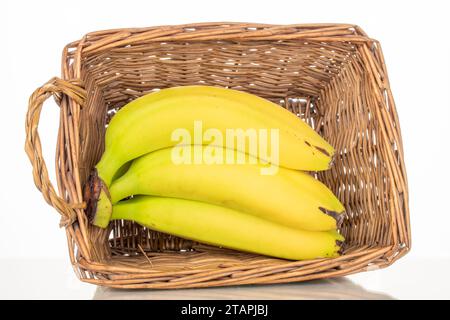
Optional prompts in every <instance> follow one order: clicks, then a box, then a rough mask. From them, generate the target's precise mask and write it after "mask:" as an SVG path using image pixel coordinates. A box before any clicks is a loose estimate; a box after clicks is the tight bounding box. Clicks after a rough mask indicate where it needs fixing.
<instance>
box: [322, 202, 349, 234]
mask: <svg viewBox="0 0 450 320" xmlns="http://www.w3.org/2000/svg"><path fill="white" fill-rule="evenodd" d="M319 210H320V211H322V212H323V213H324V214H326V215H327V216H330V217H332V218H333V219H334V220H336V228H337V229H339V228H340V227H341V225H342V223H343V222H344V214H343V212H336V211H332V210H328V209H325V208H324V207H319Z"/></svg>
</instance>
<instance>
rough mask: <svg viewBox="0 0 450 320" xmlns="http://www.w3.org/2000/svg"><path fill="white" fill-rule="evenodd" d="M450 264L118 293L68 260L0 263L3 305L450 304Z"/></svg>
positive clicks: (409, 261) (415, 262)
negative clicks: (86, 279) (91, 280)
mask: <svg viewBox="0 0 450 320" xmlns="http://www.w3.org/2000/svg"><path fill="white" fill-rule="evenodd" d="M449 270H450V260H449V259H437V258H434V259H431V258H430V259H424V258H422V259H415V258H411V257H410V256H406V257H405V258H402V259H401V260H399V261H398V262H396V263H395V264H394V265H392V266H390V267H388V268H386V269H381V270H376V271H371V272H363V273H358V274H354V275H350V276H347V277H344V278H337V279H327V280H321V281H311V282H304V283H292V284H277V285H258V286H256V285H255V286H235V287H222V288H208V289H178V290H119V289H107V288H98V287H96V286H94V285H91V284H87V283H83V282H81V281H80V280H78V279H77V278H76V276H75V274H74V272H73V270H72V268H71V266H70V263H69V260H68V258H67V259H58V260H55V259H53V260H50V259H18V260H13V259H0V299H92V298H94V299H391V298H394V299H450V273H449Z"/></svg>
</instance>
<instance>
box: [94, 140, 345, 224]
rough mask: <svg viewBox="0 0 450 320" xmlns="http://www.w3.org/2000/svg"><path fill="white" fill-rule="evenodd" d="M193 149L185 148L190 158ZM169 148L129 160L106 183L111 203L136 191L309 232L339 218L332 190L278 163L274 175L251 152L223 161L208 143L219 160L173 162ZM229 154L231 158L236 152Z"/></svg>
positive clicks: (222, 150) (223, 150) (223, 158)
mask: <svg viewBox="0 0 450 320" xmlns="http://www.w3.org/2000/svg"><path fill="white" fill-rule="evenodd" d="M194 149H195V147H192V146H187V147H186V150H185V151H189V152H188V153H189V154H190V155H191V158H192V157H193V154H194V152H195V151H194ZM211 149H212V150H211ZM173 151H174V149H173V148H167V149H162V150H159V151H155V152H152V153H149V154H147V155H145V156H142V157H140V158H138V159H136V160H134V161H133V163H132V165H131V167H130V168H129V169H128V171H127V172H126V173H125V174H124V175H123V176H122V177H120V178H119V179H117V180H115V181H113V183H112V184H111V186H110V188H109V192H110V194H111V201H112V203H113V204H115V203H117V202H118V201H120V200H122V199H124V198H127V197H129V196H132V195H138V194H141V195H153V196H162V197H173V198H182V199H190V200H197V201H202V202H207V203H211V204H215V205H220V206H224V207H228V208H231V209H234V210H238V211H241V212H245V213H249V214H253V215H255V216H258V217H260V218H263V219H267V220H270V221H272V222H275V223H279V224H283V225H286V226H289V227H292V228H296V229H303V230H310V231H325V230H331V229H336V228H337V220H338V221H339V220H340V218H341V217H342V216H341V215H340V213H342V212H343V211H344V207H343V206H342V204H341V203H340V202H339V200H338V199H337V198H336V197H335V196H334V194H333V193H332V192H331V191H330V190H329V189H328V188H327V187H326V186H325V185H324V184H322V183H321V182H320V181H318V180H316V179H314V178H313V177H311V176H310V175H309V174H306V173H304V172H301V171H294V170H290V169H285V168H279V169H278V172H277V173H276V174H274V175H263V174H262V172H263V169H264V168H265V166H264V165H261V164H259V163H257V159H253V161H252V159H251V158H252V157H251V156H247V158H246V159H245V160H246V161H245V162H244V163H242V164H236V163H235V164H226V163H225V160H226V159H225V153H226V150H225V149H222V148H219V147H210V151H211V152H213V153H215V154H219V155H220V154H222V159H221V160H222V161H220V162H219V163H214V164H205V163H204V162H203V163H200V164H193V163H191V164H183V163H181V164H175V163H174V161H173V158H172V157H173ZM233 153H234V155H233V158H235V159H236V158H237V157H238V153H239V152H238V151H233ZM219 158H220V157H219ZM216 160H217V158H216ZM219 160H220V159H219ZM103 208H105V206H99V207H98V211H99V213H98V215H99V216H101V215H108V213H107V211H103V213H100V212H101V210H102V209H103ZM107 209H109V208H107Z"/></svg>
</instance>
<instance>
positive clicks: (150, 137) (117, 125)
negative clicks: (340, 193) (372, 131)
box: [96, 86, 334, 186]
mask: <svg viewBox="0 0 450 320" xmlns="http://www.w3.org/2000/svg"><path fill="white" fill-rule="evenodd" d="M196 121H201V126H202V127H201V129H202V130H205V131H206V130H208V129H213V130H216V133H218V134H220V135H221V137H226V136H227V129H233V128H236V129H241V130H242V131H244V132H246V130H248V129H253V130H256V131H258V130H259V131H261V129H264V130H274V129H275V130H278V133H279V144H278V145H277V150H275V147H272V146H271V145H270V144H269V145H268V146H267V150H266V152H264V153H262V152H260V151H261V150H259V151H255V150H254V149H253V148H250V147H249V144H248V143H247V144H245V146H244V147H241V146H235V148H236V149H237V150H239V151H242V152H244V153H248V154H251V155H252V156H255V157H258V158H260V159H263V160H265V161H268V162H276V164H279V165H281V166H283V167H286V168H292V169H299V170H314V171H317V170H325V169H328V168H329V165H330V162H331V160H332V156H333V154H334V149H333V147H332V146H330V145H329V144H328V143H327V142H326V141H325V140H324V139H322V138H321V137H320V136H319V135H318V134H317V133H316V132H315V131H314V130H312V129H311V128H310V127H309V126H308V125H307V124H306V123H305V122H303V121H301V120H300V119H298V118H297V117H296V116H295V115H294V114H292V113H290V112H289V111H287V110H285V109H283V108H282V107H280V106H278V105H276V104H274V103H272V102H270V101H268V100H265V99H262V98H260V97H257V96H255V95H251V94H248V93H244V92H241V91H236V90H231V89H223V88H216V87H209V86H184V87H174V88H169V89H163V90H161V91H159V92H155V93H152V94H148V95H145V96H143V97H141V98H138V99H136V100H134V101H132V102H130V103H129V104H127V105H126V106H124V107H123V108H122V109H121V110H120V111H119V112H118V113H117V114H116V115H115V116H114V117H113V118H112V120H111V122H110V124H109V126H108V128H107V130H106V137H105V152H104V154H103V156H102V158H101V160H100V162H99V163H98V164H97V165H96V169H97V172H98V176H99V177H100V178H101V179H102V180H103V182H104V183H105V184H106V186H109V185H110V184H111V182H112V179H113V177H114V175H115V174H116V172H117V170H119V168H120V167H122V165H124V164H125V163H126V162H128V161H130V160H133V159H135V158H137V157H140V156H142V155H144V154H146V153H149V152H152V151H155V150H158V149H163V148H167V147H170V146H174V145H176V144H177V143H178V142H177V141H174V140H173V136H172V134H173V131H174V129H177V128H183V129H186V130H187V132H188V133H190V135H191V136H194V130H195V129H196V128H195V123H196ZM216 142H217V141H216ZM222 142H223V141H222ZM227 142H228V141H227ZM202 143H203V144H213V145H219V146H222V147H223V144H220V143H217V144H216V143H215V142H214V141H211V142H209V143H207V142H205V141H202ZM188 144H196V143H188ZM278 151H279V152H278ZM275 153H276V154H278V153H279V158H278V157H277V159H273V158H271V157H270V156H267V155H271V154H275Z"/></svg>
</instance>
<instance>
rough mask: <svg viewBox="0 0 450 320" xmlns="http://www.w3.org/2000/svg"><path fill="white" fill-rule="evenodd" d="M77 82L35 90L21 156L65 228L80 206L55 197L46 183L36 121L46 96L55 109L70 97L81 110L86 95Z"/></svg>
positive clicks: (56, 80)
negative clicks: (25, 154) (51, 101)
mask: <svg viewBox="0 0 450 320" xmlns="http://www.w3.org/2000/svg"><path fill="white" fill-rule="evenodd" d="M77 84H79V80H69V81H66V80H62V79H60V78H57V77H54V78H52V79H50V80H49V81H48V82H47V83H45V84H44V85H43V86H41V87H39V88H37V89H36V90H35V91H34V92H33V94H32V95H31V96H30V99H29V101H28V111H27V117H26V122H25V130H26V140H25V152H26V153H27V155H28V158H29V159H30V162H31V165H32V166H33V178H34V183H35V185H36V187H37V188H38V190H39V191H40V192H41V193H42V195H43V197H44V199H45V201H46V202H47V203H48V204H50V205H51V206H52V207H54V208H55V209H56V210H57V211H58V212H59V213H60V214H61V223H60V226H68V225H70V224H72V223H73V222H74V221H75V220H76V217H77V216H76V212H75V210H74V209H76V208H82V207H83V206H82V204H71V203H68V202H67V201H66V200H64V199H63V198H61V197H60V196H58V194H57V193H56V191H55V188H54V187H53V185H52V183H51V182H50V178H49V176H48V171H47V166H46V164H45V161H44V158H43V156H42V147H41V141H40V138H39V134H38V126H39V118H40V115H41V110H42V106H43V104H44V101H45V100H47V99H48V98H49V97H50V96H53V97H54V98H55V101H56V103H57V104H58V106H60V105H61V101H62V99H63V95H66V96H67V97H70V98H71V99H73V100H74V101H75V102H76V103H78V104H79V105H80V106H83V104H84V101H85V98H86V91H85V90H84V89H83V88H81V87H80V86H79V85H77Z"/></svg>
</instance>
